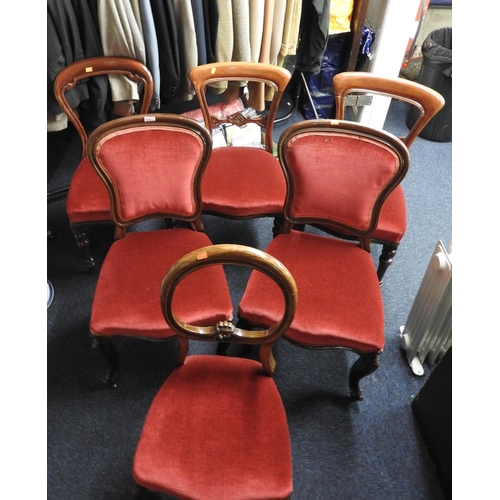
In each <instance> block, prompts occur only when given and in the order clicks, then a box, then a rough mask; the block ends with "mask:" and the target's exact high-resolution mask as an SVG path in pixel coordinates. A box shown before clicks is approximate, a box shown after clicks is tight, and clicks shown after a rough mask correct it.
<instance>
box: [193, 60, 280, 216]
mask: <svg viewBox="0 0 500 500" xmlns="http://www.w3.org/2000/svg"><path fill="white" fill-rule="evenodd" d="M189 76H190V79H191V82H192V84H193V86H194V89H195V91H196V95H197V97H198V101H199V103H200V107H201V110H202V113H203V117H204V122H205V124H206V126H207V128H208V129H209V130H210V131H211V132H212V131H213V130H214V128H215V127H218V126H222V125H223V126H226V125H227V126H232V127H233V128H237V127H241V126H248V128H247V130H249V129H250V127H254V128H256V129H257V136H258V145H259V147H248V146H245V145H235V144H233V143H231V144H232V145H231V146H228V147H217V148H215V147H214V149H213V150H212V156H211V158H210V161H209V163H208V166H207V169H206V171H205V174H204V176H203V180H202V184H201V193H202V199H203V213H206V214H211V215H217V216H221V217H228V218H235V219H246V218H253V217H274V218H275V220H276V218H278V219H279V220H281V219H282V212H283V203H284V201H285V179H284V178H283V173H282V171H281V168H280V166H279V163H278V160H277V159H276V158H275V156H274V155H273V125H274V120H275V119H276V114H277V111H278V106H279V103H280V100H281V97H282V95H283V92H284V90H285V88H286V86H287V84H288V82H289V80H290V73H289V71H288V70H287V69H285V68H281V67H279V66H274V65H271V64H263V63H250V62H230V63H228V62H222V63H214V64H205V65H202V66H198V67H196V68H193V69H192V70H191V71H190V74H189ZM221 82H223V83H224V85H225V84H227V86H228V90H226V92H227V91H231V90H233V89H236V92H234V93H233V94H232V95H231V98H235V97H239V96H240V93H241V92H242V91H243V89H245V88H250V94H249V96H248V99H249V100H250V102H252V103H253V100H254V98H255V96H256V94H257V93H258V91H259V89H260V87H259V85H260V86H262V87H264V85H267V86H268V89H272V90H271V91H270V93H269V94H268V95H269V96H271V94H272V100H271V101H270V102H269V105H268V110H267V111H265V110H261V109H257V111H258V112H259V114H256V115H255V116H247V115H246V114H245V113H244V112H238V113H234V114H231V115H229V116H221V115H220V114H219V115H215V114H210V109H209V106H208V103H207V98H206V92H207V89H208V88H210V87H211V86H212V85H217V84H221ZM244 83H246V84H247V87H243V86H240V85H243V84H244ZM208 91H210V90H208ZM242 97H243V99H244V100H245V101H247V99H246V98H245V96H242ZM262 102H264V101H262ZM254 106H256V105H255V104H254ZM261 111H262V112H261ZM255 124H257V125H258V127H255ZM226 130H227V129H226ZM260 131H262V133H263V134H264V138H263V145H262V146H261V137H260ZM228 133H229V132H228Z"/></svg>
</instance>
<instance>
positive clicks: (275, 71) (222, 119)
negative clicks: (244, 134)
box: [189, 61, 291, 152]
mask: <svg viewBox="0 0 500 500" xmlns="http://www.w3.org/2000/svg"><path fill="white" fill-rule="evenodd" d="M290 77H291V75H290V72H289V71H288V70H287V69H285V68H282V67H280V66H275V65H272V64H264V63H252V62H242V61H233V62H219V63H213V64H204V65H201V66H198V67H196V68H193V69H192V70H191V71H190V73H189V78H190V79H191V82H192V84H193V87H194V89H195V92H196V95H197V97H198V101H199V102H200V108H201V110H202V113H203V119H204V121H205V124H206V126H207V127H208V128H209V129H210V130H211V131H212V130H213V129H214V127H217V126H219V125H221V124H224V123H226V124H233V125H236V126H239V127H240V126H242V125H246V124H248V123H256V124H258V125H259V126H260V127H261V128H262V129H263V131H264V133H265V149H266V150H267V151H269V152H272V147H273V145H272V134H273V125H274V120H275V118H276V113H277V111H278V106H279V103H280V100H281V97H282V95H283V92H284V90H285V88H286V86H287V84H288V82H289V81H290ZM228 82H233V83H234V84H235V85H236V87H239V88H243V87H246V89H247V90H248V94H247V95H246V102H247V104H248V105H249V106H250V107H251V108H253V109H254V110H256V111H257V112H259V113H258V114H257V116H255V115H250V116H249V115H247V114H245V113H244V112H237V113H233V114H230V115H227V116H221V114H217V115H216V114H211V113H210V109H209V106H208V103H207V97H206V92H207V87H210V86H217V85H222V86H224V88H225V87H226V85H228ZM264 87H267V89H266V96H267V98H268V99H267V100H268V101H269V104H268V106H267V107H266V108H267V112H265V113H260V111H264V107H263V103H264V99H262V100H261V101H260V100H259V98H258V96H257V94H259V92H260V91H261V90H262V91H263V89H264ZM233 97H239V95H237V96H236V95H235V96H233ZM243 97H245V96H243Z"/></svg>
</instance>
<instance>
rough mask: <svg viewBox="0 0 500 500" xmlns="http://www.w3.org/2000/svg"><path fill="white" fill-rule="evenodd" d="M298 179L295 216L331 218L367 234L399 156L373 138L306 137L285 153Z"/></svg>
mask: <svg viewBox="0 0 500 500" xmlns="http://www.w3.org/2000/svg"><path fill="white" fill-rule="evenodd" d="M285 155H286V160H287V163H288V164H289V165H290V166H291V167H293V168H291V169H290V170H291V172H292V177H293V190H294V193H293V201H292V202H291V203H290V205H289V207H288V209H289V213H290V214H291V215H292V216H293V217H297V218H300V217H304V216H305V217H318V218H330V219H332V220H335V221H337V222H341V223H344V224H347V225H350V226H352V227H355V228H358V229H360V230H366V229H368V225H369V223H370V222H371V214H372V211H373V208H374V204H375V201H376V199H377V196H378V195H379V194H380V192H381V191H382V190H383V189H384V187H385V186H386V185H387V183H388V182H389V181H390V180H391V179H392V178H393V176H394V175H395V172H396V171H397V169H398V168H399V160H398V158H397V156H396V155H395V154H394V152H393V151H392V150H391V149H390V148H388V147H386V146H385V145H383V144H381V143H380V142H376V141H373V140H370V139H368V138H363V137H358V136H352V135H347V134H343V133H338V134H332V133H331V132H329V133H327V134H322V133H320V132H314V133H304V134H301V135H298V136H296V137H294V138H293V139H291V140H290V141H289V143H288V146H287V149H286V152H285Z"/></svg>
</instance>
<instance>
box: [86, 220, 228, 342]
mask: <svg viewBox="0 0 500 500" xmlns="http://www.w3.org/2000/svg"><path fill="white" fill-rule="evenodd" d="M210 244H211V242H210V240H209V238H208V236H207V235H206V234H205V233H202V232H196V231H193V230H191V229H185V228H177V229H165V230H158V231H147V232H131V233H128V234H127V236H126V237H125V238H123V239H121V240H117V241H115V242H114V243H113V245H112V246H111V248H110V250H109V252H108V254H107V255H106V258H105V259H104V262H103V265H102V268H101V271H100V275H99V280H98V283H97V287H96V290H95V294H94V301H93V304H92V313H91V318H90V331H91V333H92V334H93V335H98V336H104V337H113V336H115V335H130V336H136V337H145V338H151V339H164V338H170V337H173V336H174V335H175V334H174V332H172V330H171V329H170V327H169V326H168V325H167V323H166V322H165V319H164V317H163V314H162V311H161V307H160V299H159V297H160V287H161V283H162V280H163V278H164V276H165V274H166V273H167V271H168V270H169V269H170V267H171V266H172V264H174V263H175V262H176V261H177V260H178V259H180V258H181V257H182V256H183V255H185V254H186V253H188V252H191V251H192V250H196V249H198V248H201V247H203V246H206V245H210ZM191 278H192V276H188V277H187V278H186V279H185V280H184V281H183V282H182V284H181V285H180V286H179V287H178V289H177V292H176V296H175V298H174V303H173V306H174V311H175V312H176V313H177V315H178V316H179V317H180V318H181V319H183V320H185V321H186V322H189V323H192V324H195V325H199V326H203V325H213V324H215V323H216V322H217V321H221V320H226V319H228V318H231V316H232V312H233V306H232V304H231V297H230V294H229V289H228V286H227V282H226V279H225V275H224V271H223V269H222V267H218V266H213V267H210V268H207V269H202V270H200V271H199V276H197V277H196V280H194V279H193V280H192V279H191ZM200 279H201V280H202V282H203V284H204V285H205V288H204V292H205V293H200Z"/></svg>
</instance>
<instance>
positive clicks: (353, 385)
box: [349, 352, 380, 401]
mask: <svg viewBox="0 0 500 500" xmlns="http://www.w3.org/2000/svg"><path fill="white" fill-rule="evenodd" d="M379 365H380V359H379V353H377V352H370V353H367V354H360V356H359V359H357V360H356V362H355V363H354V364H353V365H352V367H351V371H350V373H349V389H350V391H351V397H353V398H355V399H357V400H358V401H363V397H364V396H363V390H362V389H361V388H360V387H359V381H360V380H361V379H362V378H364V377H366V376H367V375H370V373H373V372H374V371H375V370H376V369H377V368H378V367H379Z"/></svg>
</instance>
